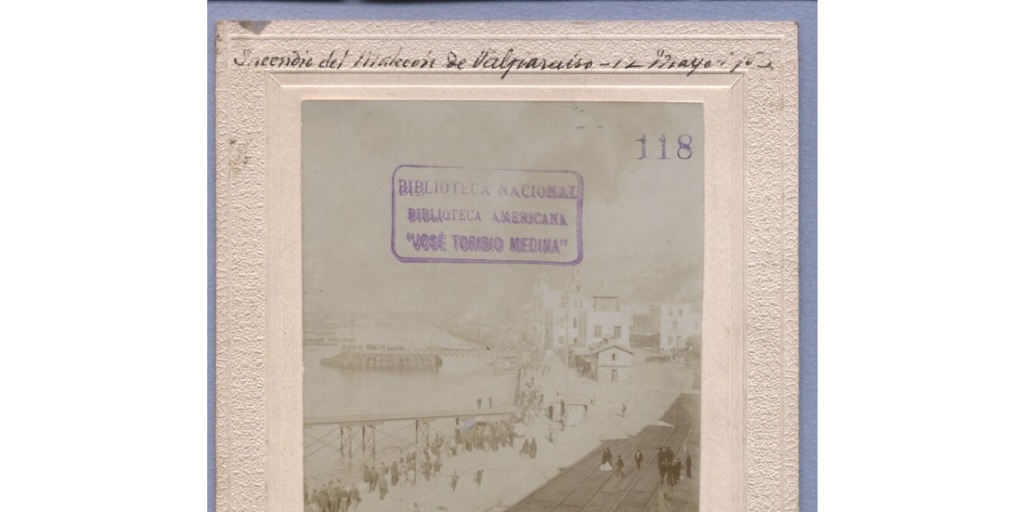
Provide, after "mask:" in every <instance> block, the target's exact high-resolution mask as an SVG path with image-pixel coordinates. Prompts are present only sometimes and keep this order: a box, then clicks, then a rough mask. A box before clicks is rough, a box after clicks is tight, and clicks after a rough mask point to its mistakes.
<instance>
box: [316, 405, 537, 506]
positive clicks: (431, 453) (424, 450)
mask: <svg viewBox="0 0 1024 512" xmlns="http://www.w3.org/2000/svg"><path fill="white" fill-rule="evenodd" d="M516 437H517V436H516V429H515V422H514V421H513V420H511V419H507V420H503V421H495V422H489V423H478V424H473V425H471V426H468V427H463V426H460V427H456V428H455V431H454V434H453V435H452V436H448V435H445V434H437V435H435V436H434V438H433V439H432V440H431V441H430V442H429V443H428V444H427V445H426V446H422V445H421V446H420V447H415V448H413V449H411V450H409V451H408V452H406V453H405V454H404V455H403V456H401V457H399V458H398V459H396V460H393V461H391V463H390V464H388V463H384V462H382V463H380V464H375V465H369V464H367V465H364V466H363V469H362V472H363V475H362V482H361V485H359V484H357V485H349V486H345V485H342V484H341V483H340V481H338V480H331V481H330V482H327V483H324V484H322V485H320V486H319V487H317V488H315V489H310V488H309V486H308V484H307V485H306V486H305V492H304V498H305V510H306V512H348V511H350V510H355V509H356V508H357V507H358V506H359V503H360V502H361V501H362V499H363V497H362V496H361V495H360V489H363V490H364V491H365V492H366V493H367V495H368V497H369V496H373V497H375V498H377V499H380V500H384V499H385V498H386V497H387V495H388V492H390V491H391V490H392V489H395V488H397V487H399V486H407V487H416V486H417V484H418V483H420V482H426V483H429V482H430V481H431V479H432V478H433V479H435V480H436V479H441V478H443V475H442V469H443V467H444V464H443V462H442V460H443V459H444V458H446V457H456V456H457V455H458V454H459V452H460V451H466V452H472V451H474V450H477V451H492V452H498V451H499V450H502V449H506V448H509V449H511V448H515V447H516V446H518V443H517V442H516ZM521 446H522V448H521V449H520V450H519V454H520V455H521V456H524V457H529V458H531V459H533V458H536V457H537V440H536V438H524V439H523V442H522V445H521ZM483 472H484V470H483V469H478V470H476V471H475V472H474V473H473V483H474V484H475V485H476V487H478V488H479V487H480V486H481V484H482V482H483ZM459 478H460V477H459V473H458V471H453V472H452V473H451V474H450V475H448V477H447V479H448V482H449V485H450V486H451V489H452V491H453V492H454V491H456V489H457V488H458V482H459Z"/></svg>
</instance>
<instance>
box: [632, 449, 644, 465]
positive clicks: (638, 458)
mask: <svg viewBox="0 0 1024 512" xmlns="http://www.w3.org/2000/svg"><path fill="white" fill-rule="evenodd" d="M643 461H644V454H643V452H641V451H640V450H639V449H637V451H636V453H634V454H633V462H636V469H640V463H641V462H643Z"/></svg>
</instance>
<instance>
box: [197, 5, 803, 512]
mask: <svg viewBox="0 0 1024 512" xmlns="http://www.w3.org/2000/svg"><path fill="white" fill-rule="evenodd" d="M207 13H208V19H207V112H208V120H207V154H208V160H207V186H208V190H209V193H208V197H207V211H208V212H209V219H208V233H207V247H208V255H207V258H208V261H207V266H208V269H209V270H208V272H209V279H208V283H209V284H208V287H207V298H208V304H209V312H208V315H209V318H208V332H207V340H208V341H207V345H208V346H207V376H208V384H207V386H208V390H209V393H208V402H207V410H208V432H207V448H208V462H207V464H208V465H207V468H208V469H207V477H208V479H207V490H208V498H207V499H208V509H209V510H210V511H213V510H215V494H214V493H215V488H216V486H215V478H216V476H215V473H214V468H215V465H214V455H215V446H216V445H215V438H214V428H215V424H214V422H215V418H216V416H215V401H214V383H215V376H216V370H215V366H214V360H215V356H216V354H215V336H214V334H215V331H214V326H215V325H216V324H215V321H214V315H215V311H214V305H215V304H216V292H215V288H214V276H213V269H214V267H215V264H216V263H215V257H214V249H215V247H216V238H215V233H214V228H215V202H214V198H215V197H216V193H215V188H214V187H215V170H214V162H215V160H214V134H215V133H216V132H215V130H214V57H213V55H214V54H213V50H214V34H215V27H216V22H217V21H218V20H223V19H227V20H275V19H449V20H459V19H476V20H483V19H509V20H532V19H536V20H541V19H547V20H781V21H796V22H797V23H798V24H799V26H800V33H799V51H800V510H801V511H803V512H817V509H818V486H817V481H818V478H817V474H818V421H817V418H818V356H817V341H818V318H817V304H818V270H817V269H818V254H817V252H818V251H817V233H818V225H817V218H818V205H817V196H818V175H817V174H818V144H817V135H818V114H817V112H818V90H817V84H818V47H817V41H818V32H817V29H818V20H817V18H818V6H817V4H816V3H814V2H801V1H798V2H777V1H751V2H732V1H703V2H701V1H690V2H662V1H637V2H603V1H590V2H554V1H552V2H500V3H499V2H431V3H415V2H363V1H358V2H357V1H353V2H320V3H306V2H258V3H257V2H214V3H210V4H208V9H207Z"/></svg>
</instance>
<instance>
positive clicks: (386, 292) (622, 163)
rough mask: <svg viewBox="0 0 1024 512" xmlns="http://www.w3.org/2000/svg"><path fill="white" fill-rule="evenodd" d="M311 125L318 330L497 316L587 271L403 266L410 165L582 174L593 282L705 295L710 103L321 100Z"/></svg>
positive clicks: (611, 288) (654, 297)
mask: <svg viewBox="0 0 1024 512" xmlns="http://www.w3.org/2000/svg"><path fill="white" fill-rule="evenodd" d="M302 119H303V132H302V166H303V169H302V180H303V185H302V187H303V190H302V200H303V204H302V219H303V227H302V230H303V237H302V245H303V290H304V293H303V299H304V303H303V306H304V311H305V314H304V316H305V317H306V319H307V326H310V327H312V326H313V325H315V324H318V323H319V321H320V320H323V319H332V318H339V317H342V316H344V315H347V314H350V313H355V312H389V311H410V310H413V311H423V312H428V313H441V314H452V313H454V314H456V315H460V316H466V317H473V316H483V317H488V316H493V315H494V314H496V313H500V312H502V311H506V310H508V309H509V308H516V307H518V306H519V305H521V304H522V303H523V302H524V301H526V300H528V299H529V293H530V292H531V290H532V289H533V287H534V285H535V284H536V283H538V282H539V281H540V279H541V276H542V275H546V276H547V278H548V279H549V280H550V281H551V282H553V283H560V282H565V281H566V280H567V279H568V278H569V277H570V276H571V275H572V273H573V267H555V266H548V265H515V264H467V263H403V262H400V261H398V260H397V259H396V258H395V256H394V255H393V254H392V253H391V245H390V244H391V177H392V172H393V171H394V169H395V168H396V167H398V166H399V165H403V164H418V165H432V166H457V167H475V168H506V169H508V168H512V169H569V170H574V171H576V172H578V173H580V174H581V175H582V176H583V180H584V190H585V196H584V203H583V204H584V205H583V215H582V219H583V246H584V257H583V261H582V262H581V263H580V264H579V270H580V273H581V276H582V280H583V283H584V285H585V286H587V287H589V288H591V290H592V291H594V290H595V289H597V288H600V289H601V290H600V291H602V292H610V293H618V294H620V295H622V296H623V297H624V298H625V299H637V300H645V301H665V300H674V299H682V298H686V299H699V297H700V289H701V268H702V265H703V222H704V218H703V187H704V180H703V117H702V110H701V106H700V105H697V104H681V103H675V104H672V103H660V104H651V103H596V102H589V103H576V102H573V103H563V102H530V103H522V102H469V101H455V102H423V101H402V102H399V101H388V102H379V101H307V102H304V103H303V115H302ZM681 134H688V135H691V136H692V137H693V143H692V146H693V148H694V155H693V157H692V158H691V159H689V160H680V159H678V158H677V156H676V150H677V149H678V143H677V140H678V138H679V135H681ZM662 135H665V136H666V156H667V159H665V160H660V159H659V157H660V156H661V142H659V140H658V139H659V138H660V137H661V136H662ZM641 136H646V153H647V159H644V160H639V159H638V157H639V156H640V154H641V149H640V146H641V144H640V143H639V142H637V141H636V139H638V138H640V137H641ZM684 154H685V153H684ZM310 322H311V323H312V324H313V325H311V324H310Z"/></svg>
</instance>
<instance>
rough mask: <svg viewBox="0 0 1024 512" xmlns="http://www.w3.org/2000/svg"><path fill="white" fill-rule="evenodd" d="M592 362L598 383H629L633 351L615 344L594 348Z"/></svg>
mask: <svg viewBox="0 0 1024 512" xmlns="http://www.w3.org/2000/svg"><path fill="white" fill-rule="evenodd" d="M592 354H593V356H592V359H591V360H592V361H594V363H593V364H594V368H595V369H596V372H595V374H594V378H595V379H596V380H597V381H598V382H629V381H630V379H631V378H632V368H633V351H632V350H630V349H628V348H626V347H623V346H621V345H616V344H607V345H603V346H600V347H595V349H594V351H593V352H592Z"/></svg>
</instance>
